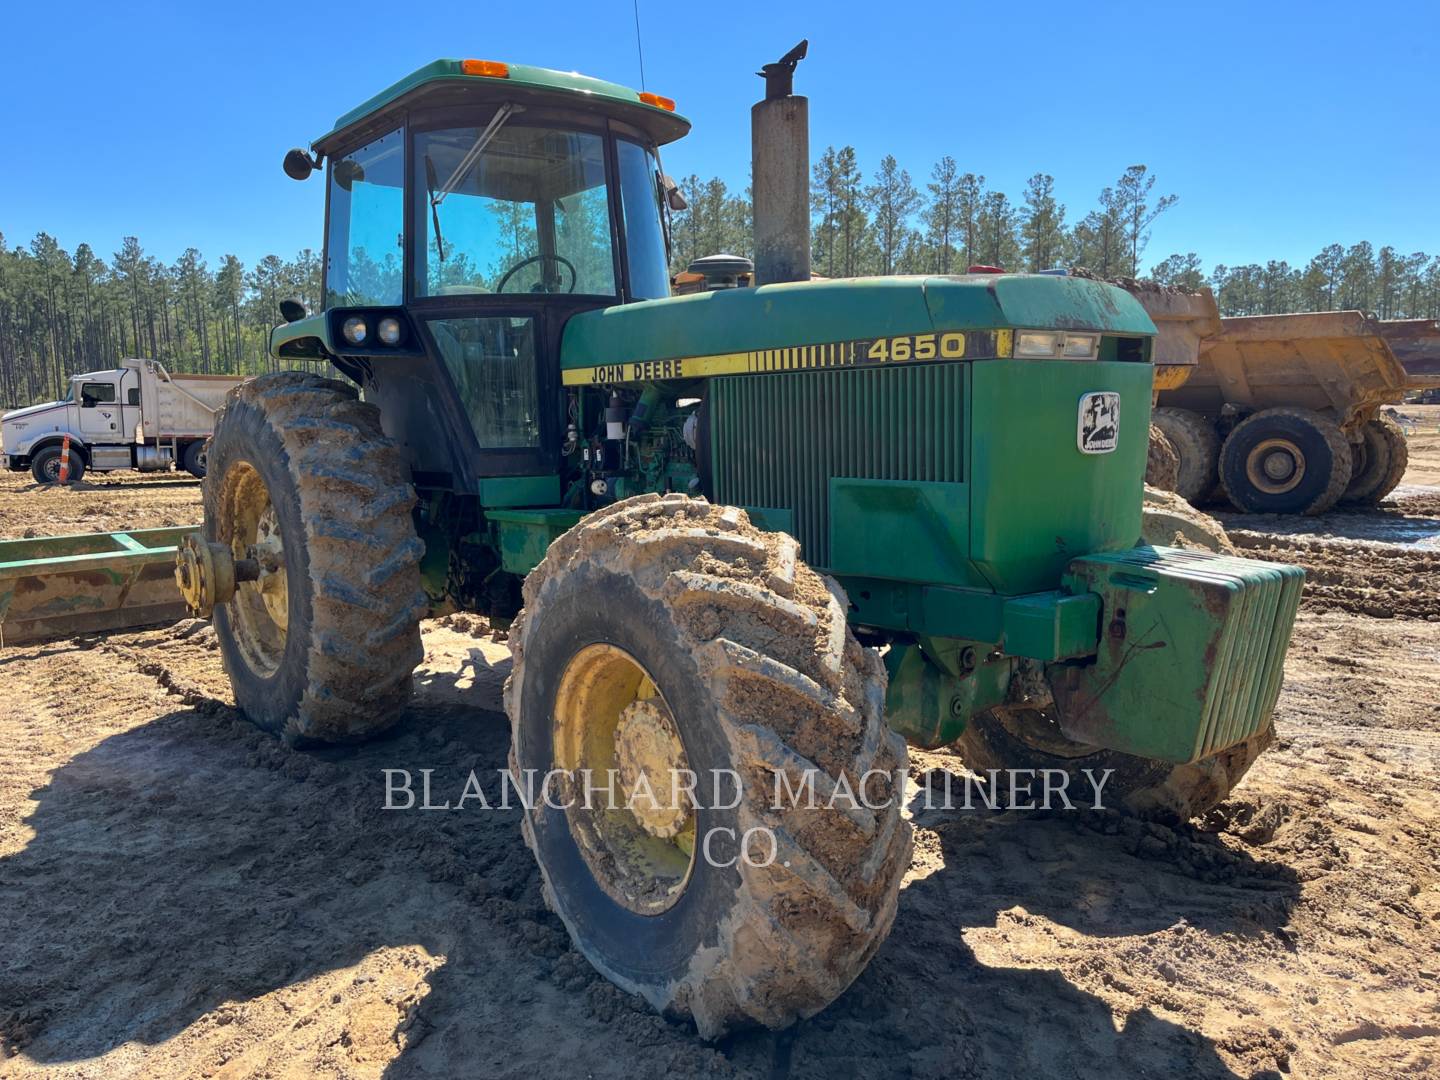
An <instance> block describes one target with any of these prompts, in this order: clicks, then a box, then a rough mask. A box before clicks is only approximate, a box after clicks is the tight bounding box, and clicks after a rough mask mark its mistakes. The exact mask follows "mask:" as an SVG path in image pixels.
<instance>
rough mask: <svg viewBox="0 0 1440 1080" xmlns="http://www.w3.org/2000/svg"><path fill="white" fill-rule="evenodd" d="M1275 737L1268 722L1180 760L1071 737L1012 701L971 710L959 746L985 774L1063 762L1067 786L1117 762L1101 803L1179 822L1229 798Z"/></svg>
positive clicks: (1085, 785) (1079, 788)
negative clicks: (1207, 752)
mask: <svg viewBox="0 0 1440 1080" xmlns="http://www.w3.org/2000/svg"><path fill="white" fill-rule="evenodd" d="M1274 738H1275V729H1274V726H1273V725H1268V726H1266V728H1265V730H1264V731H1261V732H1260V733H1259V734H1256V735H1252V736H1251V737H1250V738H1249V739H1247V740H1245V741H1244V742H1241V743H1238V744H1237V745H1235V746H1232V747H1230V748H1229V749H1227V750H1222V751H1220V752H1219V753H1218V754H1213V755H1211V756H1210V757H1207V758H1202V759H1201V760H1199V761H1197V762H1194V763H1192V764H1189V765H1175V764H1173V763H1171V762H1168V761H1155V760H1152V759H1150V758H1142V757H1135V756H1134V755H1133V754H1122V753H1119V752H1118V751H1115V750H1105V749H1102V748H1100V747H1097V746H1086V745H1084V744H1081V743H1076V742H1071V741H1070V740H1069V739H1067V738H1065V736H1064V735H1062V734H1060V729H1059V727H1058V726H1056V724H1055V723H1054V722H1053V721H1052V720H1051V719H1050V718H1049V716H1048V715H1047V714H1046V713H1044V712H1042V711H1041V710H1039V709H1028V708H1014V709H991V710H990V711H988V712H985V713H980V714H977V715H976V716H974V717H972V718H971V720H970V723H969V724H967V725H966V727H965V732H964V734H962V735H961V736H960V738H959V740H957V742H956V744H955V746H956V749H957V750H958V751H959V754H960V759H961V760H962V761H964V762H965V767H966V768H967V769H969V770H970V771H971V772H973V773H977V774H979V775H981V776H984V775H985V773H986V770H988V769H1002V770H1003V769H1060V770H1061V771H1063V772H1064V773H1066V775H1067V776H1068V777H1069V782H1068V783H1067V787H1066V791H1067V792H1082V793H1088V792H1090V791H1091V787H1090V780H1089V779H1088V778H1087V777H1086V776H1085V775H1084V772H1083V770H1085V769H1089V770H1090V772H1091V775H1092V776H1094V777H1096V778H1099V777H1101V776H1103V775H1104V773H1103V771H1102V770H1105V769H1112V770H1114V771H1113V772H1112V773H1111V776H1110V778H1109V780H1107V781H1106V782H1105V784H1104V786H1103V788H1102V791H1101V795H1100V798H1101V801H1102V802H1103V806H1104V809H1107V810H1117V811H1119V812H1120V813H1122V814H1126V815H1127V816H1130V817H1138V818H1142V819H1144V820H1146V821H1155V822H1159V823H1161V824H1166V825H1179V824H1183V823H1184V822H1186V821H1189V820H1190V819H1191V818H1195V817H1199V816H1200V815H1201V814H1203V813H1205V812H1206V811H1207V810H1209V809H1211V808H1212V807H1214V806H1215V805H1216V804H1218V803H1220V802H1223V801H1224V800H1225V799H1227V798H1229V796H1230V793H1231V792H1232V791H1233V790H1234V789H1235V786H1236V785H1237V784H1238V783H1240V780H1241V778H1242V777H1243V776H1244V775H1245V773H1246V772H1248V771H1249V769H1250V766H1251V765H1253V764H1255V760H1256V759H1257V758H1258V757H1259V756H1260V754H1261V752H1262V751H1264V749H1265V748H1266V747H1267V746H1269V745H1270V743H1271V742H1272V741H1273V740H1274ZM1077 803H1078V800H1077Z"/></svg>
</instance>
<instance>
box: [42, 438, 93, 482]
mask: <svg viewBox="0 0 1440 1080" xmlns="http://www.w3.org/2000/svg"><path fill="white" fill-rule="evenodd" d="M60 453H61V450H60V447H59V446H47V447H45V448H44V449H43V450H38V451H36V453H35V456H34V457H33V458H31V459H30V475H31V476H33V477H34V478H35V482H36V483H37V484H58V483H59V482H60ZM84 475H85V455H84V454H83V453H81V452H80V451H79V450H77V449H76V448H75V447H73V446H72V447H70V479H69V480H68V481H67V483H71V484H78V483H79V482H80V478H81V477H83V476H84Z"/></svg>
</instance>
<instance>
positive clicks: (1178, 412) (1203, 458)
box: [1151, 406, 1220, 503]
mask: <svg viewBox="0 0 1440 1080" xmlns="http://www.w3.org/2000/svg"><path fill="white" fill-rule="evenodd" d="M1151 419H1152V421H1153V422H1154V424H1155V426H1156V427H1158V428H1159V429H1160V430H1161V431H1163V432H1164V433H1165V437H1166V438H1167V439H1169V440H1170V444H1171V445H1172V446H1174V447H1175V453H1176V455H1177V456H1178V457H1179V459H1180V462H1179V472H1178V476H1177V477H1176V486H1175V489H1174V490H1175V493H1176V494H1177V495H1179V496H1180V497H1181V498H1182V499H1184V500H1185V501H1186V502H1188V503H1199V502H1201V501H1203V500H1204V499H1205V498H1206V497H1207V496H1209V495H1210V493H1211V492H1213V491H1214V490H1215V485H1216V484H1217V483H1218V480H1219V477H1218V475H1217V466H1218V463H1219V461H1220V436H1219V435H1218V434H1216V432H1215V425H1214V424H1212V423H1210V421H1208V420H1206V419H1205V418H1204V417H1203V416H1201V415H1200V414H1199V413H1197V412H1192V411H1191V410H1189V409H1175V408H1171V407H1169V406H1166V407H1164V408H1159V409H1156V410H1155V412H1154V414H1153V416H1152V418H1151Z"/></svg>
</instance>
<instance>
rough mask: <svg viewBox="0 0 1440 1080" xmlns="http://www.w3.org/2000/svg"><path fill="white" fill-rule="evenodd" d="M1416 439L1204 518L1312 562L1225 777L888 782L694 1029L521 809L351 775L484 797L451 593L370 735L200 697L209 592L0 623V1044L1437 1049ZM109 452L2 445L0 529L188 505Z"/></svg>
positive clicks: (1011, 1064)
mask: <svg viewBox="0 0 1440 1080" xmlns="http://www.w3.org/2000/svg"><path fill="white" fill-rule="evenodd" d="M1436 412H1437V414H1440V410H1436ZM1437 426H1440V417H1437V423H1436V424H1432V425H1431V426H1430V429H1429V430H1434V428H1435V427H1437ZM1412 449H1413V451H1416V452H1415V456H1414V462H1415V464H1414V466H1413V468H1412V471H1411V474H1410V475H1408V476H1407V477H1406V483H1407V487H1406V488H1404V489H1402V491H1401V493H1400V498H1398V499H1397V500H1395V501H1394V502H1393V504H1391V505H1387V506H1386V507H1383V508H1381V509H1380V510H1379V511H1375V512H1372V513H1369V514H1335V515H1327V516H1326V518H1324V519H1313V520H1311V521H1310V522H1308V523H1304V524H1302V525H1296V524H1295V523H1293V522H1292V523H1282V522H1270V521H1263V520H1259V519H1254V518H1238V517H1235V516H1231V517H1229V518H1227V524H1228V525H1229V526H1230V527H1231V528H1232V529H1234V530H1236V532H1237V534H1238V536H1239V539H1240V541H1241V543H1242V544H1243V545H1244V546H1245V547H1246V548H1248V549H1250V552H1251V553H1252V554H1257V555H1261V556H1270V557H1281V558H1286V559H1292V560H1296V561H1300V562H1303V563H1305V565H1306V566H1307V567H1308V568H1310V569H1311V570H1312V575H1313V577H1314V579H1315V580H1314V583H1313V584H1312V585H1311V586H1310V588H1309V590H1308V591H1307V595H1306V600H1305V604H1304V606H1303V608H1302V613H1301V617H1300V621H1299V624H1298V626H1297V630H1296V637H1295V641H1294V644H1293V646H1292V648H1291V651H1290V654H1289V657H1288V659H1287V664H1286V675H1287V678H1286V683H1285V688H1284V691H1283V693H1282V696H1281V699H1280V704H1279V707H1278V710H1277V714H1276V724H1277V729H1278V731H1279V732H1280V739H1279V742H1278V744H1277V746H1276V747H1275V748H1274V749H1272V750H1271V751H1270V752H1269V753H1267V754H1266V755H1265V756H1264V757H1262V758H1261V760H1260V762H1259V764H1258V765H1257V766H1256V767H1255V769H1254V770H1253V771H1252V773H1251V774H1250V776H1249V778H1248V779H1247V780H1246V781H1245V783H1244V784H1243V785H1242V787H1241V788H1240V790H1239V792H1238V794H1237V797H1235V798H1234V799H1232V800H1231V801H1230V802H1228V803H1226V804H1225V805H1224V806H1223V807H1222V808H1221V809H1220V810H1219V811H1217V812H1215V813H1214V814H1212V815H1211V816H1210V818H1209V819H1208V820H1206V821H1204V822H1201V823H1196V824H1195V825H1192V826H1188V827H1185V828H1182V829H1167V828H1161V827H1158V826H1138V825H1135V824H1133V823H1131V822H1128V821H1125V820H1122V819H1119V818H1116V817H1111V816H1108V815H1103V814H1102V815H1096V814H1086V815H1080V814H1064V813H1056V814H1053V815H1049V816H1046V815H1040V814H1027V813H988V812H983V811H980V810H975V811H966V810H964V809H961V808H952V809H949V810H946V809H941V808H926V806H925V794H924V793H925V790H926V789H925V788H923V787H922V786H921V785H920V784H918V783H917V784H916V785H915V787H914V790H913V791H912V802H911V808H910V809H911V813H912V817H913V820H914V822H915V825H916V854H915V860H914V863H913V866H912V869H911V872H910V874H909V876H908V878H907V880H906V885H905V889H904V892H903V894H902V898H901V904H900V914H899V916H898V919H897V921H896V924H895V929H894V931H893V933H892V934H891V937H890V939H889V941H888V942H887V943H886V944H885V945H884V946H883V947H882V948H881V950H880V952H879V953H878V955H877V956H876V957H875V959H874V961H873V962H872V963H871V964H870V966H869V968H868V969H867V970H866V971H865V972H864V974H862V975H861V977H860V978H859V980H858V981H857V982H856V983H855V985H854V986H852V987H851V989H850V990H849V991H847V992H846V993H845V994H844V995H843V996H842V997H841V998H840V1000H839V1001H837V1002H836V1003H835V1004H834V1005H833V1006H832V1007H830V1008H829V1009H827V1010H825V1011H824V1012H823V1013H821V1014H820V1015H819V1016H817V1017H815V1018H813V1019H811V1020H809V1021H806V1022H804V1023H802V1024H800V1025H798V1026H796V1027H795V1028H794V1029H792V1030H790V1031H788V1032H784V1033H781V1034H778V1035H777V1034H772V1033H768V1032H753V1033H746V1034H741V1035H737V1036H732V1037H730V1038H729V1039H727V1040H724V1041H722V1042H720V1043H719V1044H716V1045H713V1046H711V1045H706V1044H704V1043H701V1042H700V1041H698V1040H697V1039H696V1038H695V1036H694V1035H693V1033H692V1032H691V1031H690V1030H689V1029H688V1028H687V1027H685V1026H683V1025H680V1024H677V1023H672V1022H669V1021H666V1020H664V1019H661V1018H659V1017H657V1016H654V1015H652V1014H651V1013H650V1012H649V1010H648V1009H647V1008H646V1007H645V1006H644V1005H643V1004H642V1003H640V1002H639V1001H638V1000H636V999H632V998H630V997H628V996H627V995H625V994H623V993H622V992H620V991H618V990H616V989H615V988H613V987H612V986H610V985H609V984H608V983H606V982H605V981H604V980H603V979H601V978H600V977H599V976H597V975H595V974H594V973H593V972H592V971H591V969H590V968H589V967H588V965H587V964H586V963H585V962H584V961H583V960H582V959H581V958H580V957H579V956H578V954H576V953H575V952H573V951H572V950H571V949H570V947H569V944H568V941H567V938H566V936H565V933H564V930H563V928H562V927H561V925H560V923H559V922H558V920H556V919H555V918H554V917H553V916H551V915H550V914H548V913H547V911H546V910H545V906H544V902H543V900H542V899H541V894H540V885H539V875H538V872H537V871H536V869H535V867H534V864H533V862H532V861H531V859H530V856H529V853H528V852H527V851H526V849H525V846H524V844H523V842H522V841H521V839H520V835H519V830H518V826H517V820H518V812H517V811H513V810H511V811H502V810H498V809H497V810H491V811H485V810H481V809H479V808H477V807H475V806H473V803H472V806H471V807H470V808H469V809H467V810H465V811H458V812H443V811H418V810H417V811H410V812H401V811H386V810H384V809H383V808H382V807H383V805H384V799H385V785H384V774H383V773H382V770H383V769H387V768H403V769H409V770H411V771H412V774H415V775H416V776H417V777H418V771H419V770H421V769H433V770H434V773H433V775H432V784H433V789H432V798H433V799H434V801H436V802H443V801H445V800H447V799H448V800H452V801H453V800H454V799H455V798H456V797H457V796H458V795H459V793H460V789H461V786H462V784H463V783H464V780H465V778H466V776H467V775H468V773H469V771H470V770H472V769H473V770H475V772H476V774H477V775H478V776H480V777H481V778H482V779H483V780H484V788H485V791H486V793H487V797H488V798H489V799H490V800H492V801H494V800H495V799H496V797H497V795H498V779H497V773H496V770H498V769H500V768H502V767H503V766H504V764H505V761H506V754H507V752H508V744H509V732H508V727H507V725H506V722H505V720H504V717H503V716H502V715H501V713H500V711H499V709H500V685H501V683H502V682H503V679H504V677H505V674H506V672H507V670H508V666H509V656H508V652H507V650H506V648H505V646H504V645H503V644H496V643H493V642H491V641H490V640H489V639H488V637H486V636H485V635H484V633H483V631H482V630H481V628H479V627H478V626H475V625H472V624H471V623H470V622H469V621H468V620H466V619H465V618H464V617H455V618H450V619H446V620H441V621H439V622H434V623H430V624H427V626H426V630H425V644H426V659H425V664H424V666H423V667H422V669H421V672H420V679H419V692H418V694H417V696H416V699H415V701H414V704H413V705H412V707H411V708H410V710H409V711H408V713H407V715H406V717H405V719H404V720H403V722H402V723H401V724H400V725H399V727H398V729H397V730H396V731H395V732H394V733H393V734H392V735H390V736H389V737H387V738H385V739H384V740H382V741H379V742H376V743H373V744H369V745H366V746H362V747H358V748H341V749H332V750H322V751H319V752H308V753H301V752H294V751H290V750H286V749H285V748H283V747H282V746H280V745H279V744H277V743H276V742H275V741H274V740H273V739H271V738H269V737H267V736H264V735H262V734H260V733H259V732H257V731H255V730H254V729H252V728H251V727H250V726H249V725H248V724H246V723H245V722H244V720H243V719H242V718H240V717H239V716H238V715H237V714H236V712H235V710H234V709H233V707H232V705H231V698H230V694H229V689H228V686H227V683H226V680H225V677H224V674H223V672H222V671H221V668H220V663H219V659H218V654H217V652H216V649H215V642H214V638H213V635H212V633H211V631H210V629H209V627H208V626H206V625H205V624H202V623H197V622H185V623H181V624H178V625H177V626H174V627H169V628H165V629H160V630H150V631H144V632H138V633H128V634H113V635H110V636H108V637H93V638H85V639H80V640H75V641H68V642H59V643H53V644H48V645H36V646H28V647H19V648H10V649H6V650H0V687H3V688H4V689H3V691H0V693H3V701H4V704H5V706H6V707H5V708H4V709H3V710H0V1076H3V1077H7V1078H9V1077H37V1076H44V1077H61V1076H64V1077H72V1076H73V1077H106V1078H109V1077H136V1078H142V1077H143V1078H150V1077H190V1076H201V1077H217V1078H221V1077H223V1078H229V1077H250V1076H265V1077H279V1078H289V1077H295V1078H299V1077H311V1076H335V1077H350V1076H354V1077H368V1076H380V1075H386V1076H397V1077H398V1076H436V1077H448V1076H456V1075H462V1074H463V1075H473V1076H486V1077H515V1078H520V1077H527V1078H528V1077H533V1076H537V1075H547V1076H548V1075H561V1076H594V1077H607V1078H609V1077H614V1078H619V1077H626V1078H634V1077H648V1076H658V1075H661V1074H667V1075H682V1076H683V1075H693V1076H738V1077H781V1076H791V1077H816V1078H826V1080H828V1078H831V1077H836V1076H860V1077H871V1076H873V1077H882V1076H883V1077H892V1076H906V1075H909V1076H918V1077H929V1076H941V1075H944V1076H985V1077H989V1076H996V1077H999V1076H1011V1075H1019V1074H1025V1075H1029V1076H1037V1077H1056V1078H1060V1077H1076V1076H1080V1077H1096V1078H1102V1077H1104V1078H1109V1077H1115V1076H1138V1075H1188V1076H1206V1077H1208V1076H1242V1077H1252V1076H1272V1077H1273V1076H1285V1075H1292V1076H1305V1077H1314V1076H1319V1077H1336V1078H1339V1077H1351V1076H1432V1075H1437V1074H1440V866H1437V860H1440V793H1437V783H1436V779H1435V778H1436V775H1437V768H1440V576H1437V575H1436V573H1435V570H1436V566H1435V563H1434V561H1433V560H1434V559H1435V558H1437V557H1440V549H1437V548H1436V546H1435V545H1434V544H1431V545H1430V546H1429V547H1428V548H1427V547H1426V546H1425V545H1426V544H1427V541H1426V539H1425V534H1426V531H1427V530H1431V529H1433V530H1434V531H1435V532H1437V533H1440V486H1437V485H1440V432H1437V433H1436V434H1434V435H1430V434H1426V433H1420V434H1418V435H1417V436H1415V437H1414V439H1413V441H1412ZM23 479H24V480H25V481H28V477H25V478H23ZM136 482H137V478H135V477H130V478H129V482H128V483H126V481H124V480H122V479H121V478H119V477H117V478H115V479H114V480H108V479H107V480H102V482H101V483H100V484H97V485H96V487H95V488H93V489H87V490H84V491H77V492H70V493H48V492H47V493H37V492H34V491H27V490H25V488H26V486H27V485H26V484H25V483H22V482H21V479H20V478H12V477H0V537H3V536H20V535H24V534H25V531H26V530H27V529H34V530H36V531H38V532H40V533H42V534H43V533H55V532H65V531H91V530H95V529H97V528H119V527H139V523H137V521H136V517H137V513H138V515H139V516H140V517H141V518H142V519H143V524H146V525H163V524H176V523H183V522H184V521H186V520H187V519H188V520H194V519H195V512H196V509H197V501H198V490H199V489H198V487H197V486H196V485H194V484H193V483H187V481H184V480H161V481H158V482H156V481H150V480H140V481H139V484H140V486H139V487H136V486H135V484H136ZM152 485H153V486H152ZM1362 519H1364V520H1362ZM1372 519H1373V520H1372ZM1407 522H1410V523H1411V524H1407ZM1396 529H1399V530H1401V532H1400V533H1399V534H1397V533H1395V531H1394V530H1396ZM1386 530H1390V532H1389V534H1388V535H1389V539H1388V540H1376V539H1374V538H1373V537H1372V534H1375V533H1385V532H1386ZM1397 540H1403V541H1404V542H1403V543H1400V542H1397ZM958 764H959V763H958V762H957V761H956V760H955V759H954V758H952V757H950V756H948V755H945V754H916V755H914V758H913V761H912V776H913V777H915V778H916V779H917V780H919V779H922V778H923V776H924V771H925V770H927V769H930V768H934V767H944V768H949V769H953V768H956V767H958ZM418 787H419V782H418V779H417V781H416V788H417V790H418Z"/></svg>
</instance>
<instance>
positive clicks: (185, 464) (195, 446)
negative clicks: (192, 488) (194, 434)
mask: <svg viewBox="0 0 1440 1080" xmlns="http://www.w3.org/2000/svg"><path fill="white" fill-rule="evenodd" d="M205 443H206V440H205V439H201V440H200V441H199V442H192V443H191V444H190V445H189V446H187V447H185V453H184V455H183V456H182V460H181V462H180V464H181V467H182V468H183V469H184V470H185V471H186V472H188V473H189V474H190V475H191V476H193V477H195V478H196V479H197V480H204V479H205V460H206V452H205Z"/></svg>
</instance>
